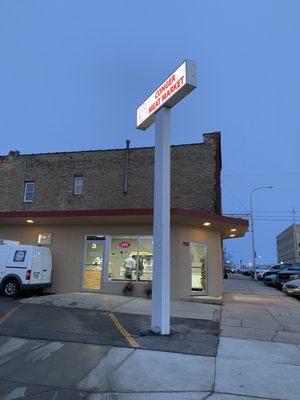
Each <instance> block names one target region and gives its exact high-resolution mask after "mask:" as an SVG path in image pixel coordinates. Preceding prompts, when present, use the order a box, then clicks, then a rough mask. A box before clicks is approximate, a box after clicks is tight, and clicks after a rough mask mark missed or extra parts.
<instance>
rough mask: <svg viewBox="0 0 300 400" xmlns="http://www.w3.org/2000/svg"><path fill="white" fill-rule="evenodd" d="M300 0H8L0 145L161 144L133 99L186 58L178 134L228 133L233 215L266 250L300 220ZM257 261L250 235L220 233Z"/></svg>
mask: <svg viewBox="0 0 300 400" xmlns="http://www.w3.org/2000/svg"><path fill="white" fill-rule="evenodd" d="M299 18H300V2H299V1H298V0H226V1H225V0H189V1H186V2H182V1H177V0H165V1H161V0H160V1H159V0H152V1H151V2H148V1H147V2H146V1H141V0H139V1H135V0H127V1H122V0H110V1H101V0H43V1H40V0H26V1H21V0H0V133H1V141H0V154H1V155H5V154H7V153H8V152H9V151H10V150H20V152H21V153H23V154H24V153H35V152H52V151H71V150H89V149H107V148H123V147H125V140H126V139H130V140H131V145H132V146H134V147H140V146H152V145H154V127H151V128H149V129H148V130H147V131H145V132H144V131H138V130H136V128H135V120H136V108H137V106H138V105H139V104H140V103H141V102H142V101H143V100H144V99H145V98H146V97H147V96H148V95H149V94H150V93H151V92H152V91H153V89H155V88H156V87H157V86H158V85H159V84H160V83H161V82H162V81H163V80H164V79H165V78H167V77H168V75H170V73H171V72H172V71H173V70H174V69H175V68H176V67H177V66H178V65H179V64H180V63H181V62H182V61H183V60H185V59H191V60H193V61H195V62H196V64H197V81H198V85H197V89H196V90H194V91H193V92H192V93H191V94H190V95H189V96H187V97H186V98H185V99H184V100H183V101H181V102H180V103H178V104H177V105H176V107H174V108H173V109H172V111H171V114H172V122H171V124H172V125H171V129H172V131H171V142H172V144H181V143H195V142H201V141H202V134H203V133H205V132H213V131H221V132H222V159H223V170H222V193H223V212H224V213H225V214H247V213H249V196H250V192H251V190H253V189H254V188H257V187H260V186H274V188H273V189H266V190H260V191H257V192H255V193H254V194H253V206H254V217H255V238H256V249H257V254H258V256H259V263H271V262H276V235H277V234H278V233H279V232H281V231H282V230H283V229H285V228H286V227H287V226H289V225H290V224H291V223H292V222H293V213H292V211H291V210H292V209H293V208H294V209H295V211H296V213H295V214H294V215H295V218H296V221H297V220H298V221H299V223H300V185H299V184H298V181H299V178H300V168H299V165H300V164H299V157H298V154H299V134H300V118H299V104H300V78H299V71H300V51H299V50H300V49H299V43H300V24H299ZM225 245H226V248H227V251H228V252H230V253H231V255H232V258H233V260H234V261H236V262H239V260H243V263H249V262H251V242H250V234H249V233H247V234H246V236H245V237H244V238H241V239H232V240H227V241H225Z"/></svg>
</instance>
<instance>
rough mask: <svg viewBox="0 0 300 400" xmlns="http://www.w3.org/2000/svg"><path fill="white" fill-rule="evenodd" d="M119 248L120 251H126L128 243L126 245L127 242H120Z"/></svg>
mask: <svg viewBox="0 0 300 400" xmlns="http://www.w3.org/2000/svg"><path fill="white" fill-rule="evenodd" d="M119 246H120V247H122V249H126V248H127V247H130V243H128V242H120V243H119Z"/></svg>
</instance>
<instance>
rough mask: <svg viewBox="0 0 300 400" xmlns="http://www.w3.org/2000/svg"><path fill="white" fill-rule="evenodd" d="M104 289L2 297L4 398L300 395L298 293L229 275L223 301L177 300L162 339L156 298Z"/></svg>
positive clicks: (292, 398)
mask: <svg viewBox="0 0 300 400" xmlns="http://www.w3.org/2000/svg"><path fill="white" fill-rule="evenodd" d="M72 296H73V298H76V301H70V300H71V299H72ZM96 296H98V297H96ZM99 296H100V297H101V295H99V294H92V295H89V296H84V294H83V295H81V294H78V293H77V294H70V295H54V296H41V297H32V298H25V299H20V300H8V299H6V298H4V297H1V298H0V380H1V385H0V398H1V399H3V400H8V399H10V400H11V399H18V398H24V399H39V400H40V399H45V400H46V399H47V400H50V399H53V400H54V399H99V400H102V399H121V400H127V399H170V398H172V399H178V400H179V399H186V400H195V399H208V398H209V399H210V400H238V399H240V400H246V399H248V400H250V399H251V400H253V399H278V400H279V399H282V400H298V399H299V398H300V389H299V385H296V384H295V382H297V381H298V380H299V378H300V361H299V360H300V357H299V355H300V347H299V345H300V334H299V333H300V307H299V302H298V301H297V300H295V299H293V298H289V297H287V296H285V295H283V294H282V293H281V292H279V291H277V290H275V289H273V288H268V287H265V286H264V285H263V284H262V283H261V282H253V281H252V280H251V279H249V278H246V277H241V276H230V277H229V279H228V280H227V281H225V298H224V303H223V305H222V306H219V305H211V304H203V303H195V302H174V303H172V307H171V308H172V310H173V315H174V314H175V315H177V316H174V317H173V318H172V321H171V335H170V337H161V336H150V335H148V334H147V329H146V328H147V327H148V326H149V300H146V299H136V298H128V297H123V298H122V297H121V296H119V297H118V296H115V297H113V296H111V298H109V302H110V304H111V307H109V308H107V301H108V300H107V298H104V299H103V301H102V300H101V301H100V302H99ZM51 299H53V300H51ZM87 299H88V300H87ZM87 301H88V302H89V303H87ZM91 302H94V303H93V304H94V305H93V307H94V308H97V309H87V308H86V307H87V304H91ZM55 304H60V305H59V306H58V305H55ZM96 304H98V306H96ZM105 307H106V308H105ZM196 310H198V318H197V315H196ZM137 312H139V314H137ZM192 312H193V314H192ZM182 313H183V314H187V315H189V316H192V317H191V318H182V317H179V316H180V315H182ZM220 315H221V320H220V318H218V316H220ZM112 316H113V317H112ZM219 328H220V329H219ZM219 333H220V335H219ZM128 338H132V339H133V341H130V340H128ZM266 383H267V384H266Z"/></svg>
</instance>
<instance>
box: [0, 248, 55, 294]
mask: <svg viewBox="0 0 300 400" xmlns="http://www.w3.org/2000/svg"><path fill="white" fill-rule="evenodd" d="M1 243H2V244H1ZM6 243H7V244H6ZM51 271H52V259H51V252H50V250H49V249H48V248H47V247H42V246H31V245H21V244H9V241H0V288H1V290H2V291H3V293H4V294H5V296H9V297H14V296H17V295H18V293H19V291H20V290H23V289H38V290H41V289H43V288H45V287H50V286H51Z"/></svg>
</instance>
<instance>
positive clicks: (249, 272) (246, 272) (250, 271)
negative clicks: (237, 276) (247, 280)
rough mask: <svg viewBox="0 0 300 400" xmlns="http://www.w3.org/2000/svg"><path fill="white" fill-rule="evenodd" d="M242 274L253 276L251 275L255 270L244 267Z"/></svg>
mask: <svg viewBox="0 0 300 400" xmlns="http://www.w3.org/2000/svg"><path fill="white" fill-rule="evenodd" d="M242 275H246V276H251V275H253V270H252V269H244V270H243V271H242Z"/></svg>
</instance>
